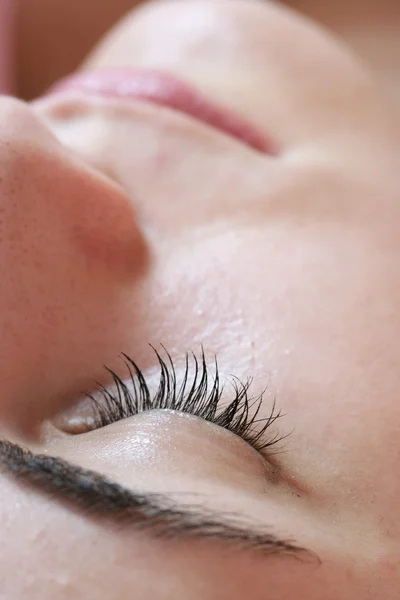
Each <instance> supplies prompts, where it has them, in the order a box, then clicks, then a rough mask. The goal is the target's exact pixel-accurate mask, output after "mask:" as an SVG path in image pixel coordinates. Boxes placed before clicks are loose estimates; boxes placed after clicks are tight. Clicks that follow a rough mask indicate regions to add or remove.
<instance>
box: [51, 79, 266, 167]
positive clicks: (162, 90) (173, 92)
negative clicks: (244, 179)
mask: <svg viewBox="0 0 400 600" xmlns="http://www.w3.org/2000/svg"><path fill="white" fill-rule="evenodd" d="M70 91H79V92H82V93H84V94H88V95H95V96H102V97H109V98H121V99H123V100H127V101H129V100H133V101H138V100H141V101H144V102H150V103H152V104H157V105H160V106H164V107H167V108H170V109H172V110H175V111H178V112H181V113H184V114H186V115H189V116H190V117H192V118H194V119H196V120H198V121H201V122H202V123H205V124H207V125H209V126H211V127H214V128H215V129H218V130H219V131H222V132H223V133H225V134H227V135H230V136H231V137H233V138H235V139H238V140H240V141H241V142H243V143H245V144H247V145H248V146H250V147H251V148H253V149H255V150H257V151H259V152H262V153H264V154H268V155H275V154H276V149H275V144H274V143H273V141H272V140H270V139H268V137H267V136H266V135H265V134H263V133H262V132H261V131H260V130H259V129H258V128H257V127H256V126H254V125H253V124H252V123H250V122H249V121H248V120H247V119H246V118H244V117H242V116H241V115H239V114H237V113H235V112H234V111H232V110H230V109H227V108H224V107H222V106H220V105H218V104H217V103H215V102H213V101H212V100H210V99H209V98H207V97H206V96H205V95H203V94H202V93H201V92H200V91H199V90H197V89H196V88H194V87H192V86H191V85H189V84H187V83H186V82H183V81H181V80H180V79H178V78H176V77H175V76H172V75H170V74H167V73H163V72H160V71H154V70H143V69H133V68H112V69H110V68H108V69H99V70H96V71H82V72H78V73H75V74H73V75H70V76H68V77H66V78H64V79H61V80H60V81H59V82H57V83H56V84H54V85H53V86H52V87H51V88H49V90H48V91H47V93H46V95H52V94H63V93H68V92H70Z"/></svg>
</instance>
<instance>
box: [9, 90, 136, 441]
mask: <svg viewBox="0 0 400 600" xmlns="http://www.w3.org/2000/svg"><path fill="white" fill-rule="evenodd" d="M0 115H1V116H2V118H1V120H0V269H1V273H2V286H1V291H0V379H1V381H2V394H1V398H0V421H2V422H3V424H6V425H7V426H8V425H11V426H14V427H19V428H20V429H21V428H22V429H24V430H27V429H28V428H29V427H31V426H33V424H34V423H37V422H38V420H40V419H43V418H46V417H49V416H51V415H52V414H54V413H55V412H57V411H58V410H60V408H61V407H63V406H64V405H65V404H66V403H67V402H70V401H71V400H72V398H73V395H74V393H77V391H78V389H79V390H80V389H81V386H85V385H87V383H88V381H92V379H93V378H95V377H96V376H97V374H98V372H99V371H100V369H101V371H102V370H103V364H104V362H107V361H109V360H110V359H111V358H112V359H114V358H115V356H116V355H117V354H118V353H119V352H121V348H122V347H123V345H124V339H126V336H127V332H126V322H125V323H124V320H125V317H126V310H127V308H126V305H127V302H126V294H127V290H128V289H130V287H131V286H132V285H133V284H134V282H135V281H136V279H138V278H139V277H140V276H141V272H142V270H143V267H144V265H145V259H146V252H145V245H144V242H143V239H142V237H141V235H140V231H139V229H138V226H137V222H136V217H135V214H134V209H133V205H132V203H130V202H129V201H128V199H127V198H126V196H125V194H124V193H123V191H122V189H120V188H119V186H117V185H116V184H114V183H113V182H111V181H109V180H108V179H107V178H106V177H104V176H102V175H100V174H98V173H97V172H96V171H94V170H92V169H90V168H89V167H87V166H86V165H85V164H84V163H81V162H80V161H79V160H78V159H77V158H75V157H74V156H73V155H72V154H71V153H70V152H69V151H66V150H64V149H63V148H62V146H61V145H60V144H59V143H58V141H57V140H56V139H55V138H54V137H53V136H52V135H51V134H50V133H49V132H48V131H47V130H46V128H45V126H44V124H43V123H41V122H40V120H38V119H37V118H36V117H35V116H34V114H33V113H32V112H31V111H30V109H29V107H27V106H26V105H24V104H23V103H21V102H19V101H15V100H11V99H4V98H2V99H1V100H0Z"/></svg>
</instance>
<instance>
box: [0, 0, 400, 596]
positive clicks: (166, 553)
mask: <svg viewBox="0 0 400 600" xmlns="http://www.w3.org/2000/svg"><path fill="white" fill-rule="evenodd" d="M121 64H124V65H126V64H129V65H135V66H146V67H148V66H152V67H157V68H164V69H167V70H168V71H170V72H172V73H174V74H176V75H178V76H181V77H182V78H184V79H185V80H187V81H190V82H192V83H194V84H196V86H197V87H198V88H200V89H201V90H203V91H204V92H206V93H207V94H209V95H210V96H211V97H213V98H214V99H216V100H217V101H218V102H219V103H221V104H224V105H226V106H229V107H231V108H234V109H236V110H238V111H240V112H241V113H242V114H244V115H245V116H247V117H248V118H249V119H251V120H252V121H253V122H254V123H255V124H256V125H257V126H258V127H260V128H261V129H262V130H263V131H264V132H265V133H266V135H268V136H270V137H271V138H272V139H273V140H275V141H276V142H277V144H278V147H279V153H278V156H276V157H271V156H267V155H262V154H259V153H257V152H255V151H253V150H251V149H250V148H247V147H246V146H245V145H243V144H241V143H240V142H238V141H237V140H234V139H231V138H229V137H227V136H224V135H222V134H221V133H220V132H218V131H216V130H213V129H211V128H207V127H205V126H203V125H202V124H201V123H198V122H196V121H193V120H190V119H188V118H186V117H184V116H182V115H179V114H175V113H172V112H171V111H167V110H160V109H156V108H154V107H151V106H148V105H144V104H139V103H138V104H136V103H132V104H123V103H122V102H119V101H113V102H108V103H102V102H96V101H93V100H90V99H86V100H83V99H82V98H79V97H76V98H70V99H66V98H65V97H56V96H52V97H48V98H44V99H41V100H38V101H36V102H34V103H33V104H32V105H30V106H27V105H25V104H23V103H21V102H18V101H16V100H11V99H2V100H1V105H0V110H1V111H2V114H3V115H4V116H5V118H4V119H2V121H1V126H0V138H1V148H2V149H1V152H2V156H1V165H2V167H1V168H2V178H1V184H0V185H1V192H2V198H3V200H2V202H3V205H2V209H3V222H4V223H6V224H7V226H8V228H7V229H6V228H4V231H5V233H4V237H3V238H2V240H3V241H2V245H1V246H0V259H1V261H2V267H1V268H2V273H3V292H2V295H1V300H0V301H1V310H0V314H1V315H2V321H1V327H2V331H3V332H4V334H3V335H2V342H1V346H0V351H1V354H2V356H1V361H0V365H2V366H1V369H2V372H1V377H2V386H3V398H4V400H3V401H2V404H1V407H0V410H1V418H2V420H3V423H4V434H8V435H9V436H10V437H11V436H12V437H13V438H14V439H16V436H15V434H12V433H9V431H11V426H12V424H14V430H15V426H16V423H18V424H20V425H21V423H22V425H21V427H22V426H23V427H25V430H27V429H29V422H30V421H32V422H34V421H35V422H37V420H38V415H42V417H43V415H48V413H49V412H50V411H53V412H58V411H59V410H60V409H61V407H62V406H65V405H67V404H68V402H71V401H72V399H73V398H76V397H77V395H78V392H79V390H81V389H82V386H83V385H84V384H85V383H86V384H87V385H89V384H88V382H89V381H92V380H93V379H94V378H99V377H101V373H102V372H103V371H102V365H103V364H107V365H108V366H110V367H111V368H115V369H116V370H117V371H118V372H119V373H120V374H121V376H124V375H125V372H124V371H123V369H122V368H121V367H119V364H120V363H119V361H118V359H117V354H118V353H119V352H121V351H124V352H126V353H127V354H131V355H132V357H133V358H134V359H135V360H136V361H137V362H138V363H139V364H140V365H141V366H142V368H143V369H144V370H145V371H146V370H149V371H150V372H152V369H153V368H154V366H155V357H154V354H153V353H152V352H151V351H150V349H149V348H148V345H147V344H148V342H151V343H153V344H155V345H158V344H159V343H163V344H164V345H165V346H166V347H167V349H168V351H169V352H170V353H171V355H172V356H173V358H176V360H177V365H178V368H179V365H180V364H181V363H180V362H179V361H180V360H181V359H182V357H183V356H184V353H185V351H186V350H188V349H191V348H193V349H194V350H196V349H197V348H198V347H199V346H200V344H201V343H202V344H203V345H204V348H205V351H206V353H207V355H208V356H210V357H211V358H212V356H213V355H214V353H215V354H217V355H218V358H219V363H220V367H221V373H222V374H223V375H229V374H231V373H234V374H235V375H237V376H238V377H242V378H244V379H245V378H246V377H248V376H253V377H254V384H253V388H252V389H253V392H254V393H255V394H256V393H259V392H261V391H262V390H263V389H264V388H265V386H266V385H267V384H268V389H267V393H266V394H265V397H264V404H263V408H262V414H263V415H264V416H266V417H267V416H268V415H269V413H270V410H271V403H272V399H273V398H274V397H275V396H276V398H277V402H278V406H279V408H281V409H282V412H283V413H284V415H285V416H284V417H283V418H282V420H281V422H280V424H279V427H280V428H281V429H282V430H283V432H285V433H290V432H292V433H291V435H290V437H289V438H288V439H287V440H286V441H285V444H284V449H285V452H282V453H280V454H278V455H277V456H276V457H274V459H273V461H274V464H275V467H276V469H277V471H278V474H279V477H278V478H277V479H274V481H273V482H271V481H268V482H266V481H265V472H264V471H263V470H262V469H260V462H259V456H258V455H257V454H256V452H255V451H254V450H252V449H251V448H250V447H248V446H247V445H246V444H245V443H244V442H242V441H241V440H240V439H239V438H236V437H235V436H234V435H232V434H229V433H226V432H223V431H222V430H219V429H218V428H217V427H216V426H213V425H210V424H205V423H202V422H199V421H192V420H191V419H188V420H186V421H185V419H183V420H182V419H181V418H180V417H179V416H178V415H170V414H163V413H161V414H160V413H154V414H150V413H149V414H145V415H141V416H140V417H137V418H135V417H134V418H131V419H127V420H126V421H124V422H120V423H116V424H113V425H111V426H109V427H107V428H104V429H100V430H96V431H94V432H90V433H86V434H81V435H75V436H71V435H69V434H67V433H66V432H65V431H66V429H67V423H68V418H67V419H66V420H65V419H64V421H59V422H58V429H57V428H56V427H54V426H50V425H48V426H47V427H44V428H43V435H42V438H41V439H37V440H36V441H35V442H32V443H31V446H32V448H34V449H35V450H40V451H45V452H48V453H49V454H53V455H59V456H62V457H64V458H67V459H69V460H71V461H73V462H75V463H76V464H79V465H82V466H85V467H90V468H94V469H97V470H98V471H100V472H102V473H104V474H107V475H109V476H111V477H113V479H114V480H115V481H117V482H119V483H122V484H124V485H126V486H132V487H135V488H136V487H138V488H142V489H146V490H149V491H163V492H171V493H176V492H181V491H184V492H186V493H187V494H188V495H187V498H188V500H187V501H188V504H189V505H190V503H195V502H196V503H198V502H199V498H201V502H202V503H203V504H204V506H206V507H209V508H215V509H218V508H221V507H224V508H225V509H229V510H231V511H234V512H236V513H238V514H241V515H243V516H248V515H251V517H252V518H253V519H254V520H255V522H257V523H260V525H265V526H272V527H273V528H274V529H276V530H277V531H279V532H282V533H283V534H284V535H290V536H294V537H295V538H296V539H297V540H298V541H299V543H300V544H301V545H304V546H307V547H310V548H312V549H313V550H314V551H316V552H317V553H318V555H319V556H320V558H321V560H322V565H321V566H320V567H318V568H316V567H315V565H308V566H305V565H303V564H301V563H300V562H296V561H287V560H286V561H284V560H282V559H278V558H274V559H268V560H266V561H264V560H261V559H256V558H255V557H254V556H253V557H248V556H245V555H241V554H231V553H227V552H223V551H222V550H220V549H218V548H207V549H205V548H202V547H201V546H199V545H196V544H194V543H193V544H189V543H188V544H187V545H186V546H184V547H183V546H182V544H177V543H174V542H168V543H167V542H161V541H157V542H155V541H154V540H150V539H147V538H146V537H145V536H143V537H140V536H137V535H132V534H130V533H129V532H127V531H121V530H117V529H115V528H113V527H111V526H106V527H105V526H104V525H103V524H100V523H98V522H96V521H95V520H94V519H90V518H84V517H83V516H82V515H79V514H77V513H75V512H73V511H71V510H69V509H68V508H67V507H64V506H61V505H60V504H57V503H56V502H54V501H52V500H50V499H46V498H44V497H42V496H39V495H37V494H35V493H34V492H32V491H30V490H28V489H26V488H24V487H23V486H22V485H19V486H18V485H16V484H15V483H14V482H13V481H11V480H10V479H6V478H4V481H2V505H1V512H0V536H1V539H7V545H6V546H4V545H3V547H2V549H1V550H0V573H1V577H0V591H1V592H2V593H3V595H4V596H5V597H7V598H13V599H14V598H15V599H16V600H20V599H22V598H29V599H36V598H41V599H44V600H47V599H50V598H55V597H56V598H77V599H80V598H82V599H83V598H88V597H96V598H99V599H103V598H104V599H105V598H107V599H109V598H115V599H117V598H118V599H121V600H122V599H124V600H125V598H126V599H128V598H132V597H134V598H153V599H154V600H161V599H163V600H164V599H165V600H166V599H172V598H174V599H177V600H180V599H181V598H182V599H193V600H198V599H200V598H210V599H213V598H215V599H224V598H243V597H249V598H251V599H260V600H261V599H262V600H278V599H279V600H292V599H294V598H307V599H308V600H317V599H321V598H324V600H354V598H357V599H358V600H367V599H370V598H373V599H375V598H377V599H378V598H385V599H388V600H394V599H395V598H398V597H399V595H400V567H399V560H398V547H399V543H400V525H399V519H398V497H399V494H400V480H399V478H398V477H397V471H398V459H399V454H400V438H399V427H400V408H399V403H398V398H397V391H398V389H399V385H400V381H399V379H400V377H399V373H400V368H399V367H400V365H399V359H398V352H397V346H398V339H399V335H400V315H399V311H398V306H399V302H400V273H399V266H398V259H397V256H398V252H399V249H400V248H399V245H400V241H399V235H398V222H399V218H400V208H399V203H398V198H399V193H400V183H399V180H398V173H399V159H398V156H399V150H400V148H399V146H400V139H399V135H398V116H397V114H398V113H397V111H396V110H395V108H394V103H393V102H392V101H391V100H390V99H389V94H388V92H387V89H386V88H385V89H384V90H383V89H382V88H381V86H380V84H379V80H378V79H377V78H376V77H375V76H374V74H373V71H372V69H370V68H369V67H368V64H367V63H366V62H363V61H361V60H360V59H359V58H358V57H357V56H356V54H355V53H353V52H352V51H351V50H350V49H349V48H348V47H347V46H346V45H345V44H343V43H341V42H339V41H338V40H337V39H335V37H334V36H331V35H329V34H327V32H326V31H323V30H322V29H321V28H319V27H318V26H317V25H316V24H315V23H313V22H311V21H308V20H306V19H303V18H301V17H300V16H299V15H298V14H296V13H294V12H291V11H289V10H287V9H285V8H283V7H281V6H278V5H276V4H272V3H258V2H248V1H246V2H242V1H239V0H237V1H235V2H232V1H231V0H229V1H225V0H220V1H216V2H205V1H204V2H203V1H200V0H196V1H193V2H190V3H180V2H162V3H155V4H150V5H149V6H148V7H146V8H143V9H141V10H140V11H138V12H134V13H131V14H129V15H127V17H126V18H125V19H124V20H123V21H122V22H121V24H120V26H118V27H117V28H115V29H114V30H113V31H112V32H111V33H110V35H109V37H107V38H105V39H104V40H103V42H102V43H101V44H100V45H99V46H98V47H97V48H96V49H95V51H94V52H93V53H92V54H91V55H90V56H89V58H88V59H87V61H86V62H85V64H84V66H83V68H86V69H93V68H98V67H102V66H116V65H121ZM155 142H156V143H155ZM33 224H34V226H33ZM10 231H11V232H12V235H11V233H9V232H10ZM7 236H8V237H7ZM49 247H51V248H52V252H51V253H50V252H49V251H48V249H49ZM11 265H12V267H11ZM39 267H40V268H39ZM28 277H29V279H27V278H28ZM27 282H28V283H27ZM71 282H73V285H72V284H71ZM28 285H29V290H30V294H29V302H27V299H26V298H27V296H26V290H27V287H28ZM18 302H19V304H18ZM21 314H23V315H24V319H21ZM71 414H72V416H70V417H69V418H70V419H72V418H73V415H74V413H70V415H71ZM60 423H62V424H63V425H62V426H61V425H60ZM62 429H64V431H62ZM144 439H147V440H148V444H147V445H145V444H144V443H142V442H141V440H144ZM25 443H27V442H25ZM133 450H134V451H133ZM271 460H272V459H271ZM77 548H79V552H77ZM21 570H22V572H23V576H21V577H18V578H16V577H15V573H16V572H17V571H18V572H21ZM155 574H156V577H155Z"/></svg>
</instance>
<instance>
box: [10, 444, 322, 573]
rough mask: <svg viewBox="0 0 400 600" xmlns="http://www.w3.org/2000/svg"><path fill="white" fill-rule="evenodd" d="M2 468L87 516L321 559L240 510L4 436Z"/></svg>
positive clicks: (167, 534)
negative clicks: (112, 476) (136, 485)
mask: <svg viewBox="0 0 400 600" xmlns="http://www.w3.org/2000/svg"><path fill="white" fill-rule="evenodd" d="M0 471H2V472H3V473H5V474H9V475H10V476H12V477H13V478H15V479H17V480H19V481H21V482H22V483H24V484H27V485H29V486H30V487H31V488H33V489H34V490H36V491H38V492H42V493H45V494H47V495H50V496H51V497H53V498H54V499H55V500H56V501H61V502H64V503H67V504H68V505H69V506H71V507H72V508H75V509H78V510H80V511H83V513H85V514H86V515H88V516H95V517H99V518H102V519H105V520H106V521H109V522H111V523H113V524H115V523H116V524H123V525H124V526H126V525H130V526H132V528H133V529H134V530H136V531H146V532H148V533H149V534H150V535H153V536H155V537H158V538H164V539H173V540H187V539H195V540H203V541H204V540H208V541H210V542H220V543H223V544H225V545H228V546H229V547H230V548H232V549H236V550H239V551H240V550H250V551H254V552H257V553H259V554H262V555H263V556H271V555H273V556H277V555H284V556H290V557H294V558H298V559H301V560H303V561H307V562H308V561H309V560H312V561H316V562H317V563H319V564H320V563H321V561H320V559H319V558H318V556H317V555H316V554H315V553H314V552H312V551H311V550H308V549H306V548H302V547H301V546H298V545H297V544H296V543H295V542H293V541H291V540H286V539H283V538H280V537H278V536H276V535H275V534H273V533H268V532H262V531H259V530H258V528H257V529H256V528H255V527H254V526H252V525H251V524H247V523H243V519H239V518H238V516H237V515H234V514H226V515H220V514H218V513H215V512H212V511H208V510H207V509H205V508H203V507H194V508H193V509H192V508H190V509H188V508H185V507H184V505H182V506H179V504H177V502H176V500H175V499H174V500H172V499H171V498H170V497H169V496H167V495H166V494H156V493H147V492H146V493H143V492H137V491H133V490H130V489H128V488H125V487H123V486H121V485H119V484H117V483H114V482H112V481H111V480H109V479H108V478H107V477H104V476H103V475H101V474H100V473H97V472H95V471H92V470H88V469H83V468H81V467H78V466H76V465H73V464H72V463H70V462H68V461H66V460H64V459H61V458H57V457H53V456H47V455H43V454H34V453H33V452H30V451H29V450H27V449H24V448H22V447H21V446H19V445H17V444H14V443H11V442H9V441H6V440H0Z"/></svg>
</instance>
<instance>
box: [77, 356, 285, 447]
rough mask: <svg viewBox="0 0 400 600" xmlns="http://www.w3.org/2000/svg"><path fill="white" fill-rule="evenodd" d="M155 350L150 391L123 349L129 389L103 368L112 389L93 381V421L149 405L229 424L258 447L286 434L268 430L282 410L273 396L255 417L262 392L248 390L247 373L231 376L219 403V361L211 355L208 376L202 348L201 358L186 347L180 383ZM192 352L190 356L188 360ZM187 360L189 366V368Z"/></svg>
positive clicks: (122, 416)
mask: <svg viewBox="0 0 400 600" xmlns="http://www.w3.org/2000/svg"><path fill="white" fill-rule="evenodd" d="M151 348H152V349H153V351H154V352H155V354H156V357H157V360H158V363H159V367H160V376H159V383H158V387H157V390H156V392H155V393H154V394H151V392H150V388H149V386H148V384H147V381H146V378H145V376H144V375H143V373H142V371H141V370H140V368H139V367H138V365H137V364H136V363H135V362H134V361H133V360H132V359H131V358H130V357H129V356H128V355H127V354H124V353H122V356H123V361H124V363H125V365H126V367H127V369H128V372H129V376H130V380H131V386H132V389H129V388H128V386H127V385H126V384H125V383H124V382H123V380H122V379H121V378H120V377H119V376H118V375H116V373H114V372H113V371H111V370H110V369H108V368H107V367H106V369H107V371H108V372H109V373H110V375H111V376H112V378H113V381H114V387H115V389H112V390H111V389H107V388H106V387H104V386H103V385H102V384H98V389H97V392H98V393H99V394H100V396H101V397H102V399H101V400H99V399H98V398H95V397H94V396H93V395H90V394H86V396H87V397H89V398H90V399H91V400H92V402H93V410H94V424H95V427H98V428H100V427H105V426H106V425H110V424H111V423H115V422H117V421H120V420H122V419H125V418H127V417H131V416H134V415H137V414H139V413H142V412H146V411H150V410H160V409H161V410H162V409H170V410H176V411H179V412H183V413H188V414H191V415H194V416H197V417H200V418H202V419H204V420H205V421H209V422H211V423H214V424H215V425H219V426H220V427H223V428H224V429H228V430H229V431H231V432H232V433H235V434H236V435H238V436H239V437H241V438H242V439H243V440H244V441H245V442H247V443H248V444H250V445H251V446H252V447H253V448H255V449H256V450H257V451H259V452H260V451H262V450H266V449H267V448H268V450H270V448H271V447H272V446H275V445H276V444H277V443H278V442H280V441H282V440H283V439H284V438H286V437H287V436H286V435H281V434H279V433H276V434H275V435H271V434H270V432H269V431H268V435H267V430H269V429H270V428H271V426H272V425H273V424H274V423H275V422H276V421H277V420H278V419H279V418H280V417H281V416H282V414H281V412H280V411H277V409H276V401H275V399H274V401H273V405H272V409H271V411H270V414H269V416H268V417H266V418H258V415H259V412H260V409H261V406H262V403H263V396H264V393H262V394H260V395H259V396H256V397H254V398H252V397H250V396H249V389H250V387H251V384H252V379H251V378H249V379H248V380H247V381H246V382H245V383H243V382H242V381H241V380H240V379H238V378H237V377H232V381H231V384H232V387H233V394H234V396H233V399H232V400H231V401H230V402H229V403H228V404H225V405H224V404H222V403H221V398H222V394H223V391H224V385H223V383H221V380H220V376H219V370H218V363H217V359H216V357H215V358H214V373H213V375H212V378H213V380H211V376H210V369H209V367H208V365H207V362H206V358H205V354H204V350H203V349H202V351H201V357H200V360H199V359H198V358H197V357H196V355H195V354H194V353H193V352H192V353H190V355H189V353H186V356H185V369H184V375H183V379H182V382H181V384H180V385H179V386H178V382H177V376H176V370H175V366H174V363H173V361H172V358H171V356H170V354H169V353H168V352H167V351H166V349H165V348H164V347H163V349H164V351H165V353H166V356H167V359H166V360H164V359H163V358H162V356H161V354H160V353H159V352H158V351H157V350H156V349H155V348H154V347H153V346H151ZM190 358H191V360H190ZM191 363H192V368H191Z"/></svg>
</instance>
